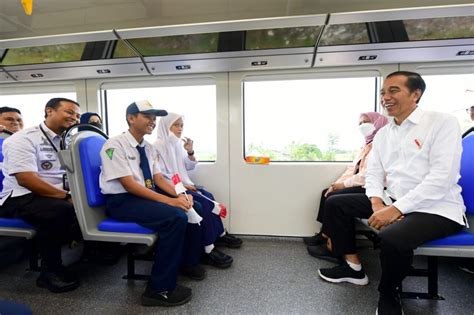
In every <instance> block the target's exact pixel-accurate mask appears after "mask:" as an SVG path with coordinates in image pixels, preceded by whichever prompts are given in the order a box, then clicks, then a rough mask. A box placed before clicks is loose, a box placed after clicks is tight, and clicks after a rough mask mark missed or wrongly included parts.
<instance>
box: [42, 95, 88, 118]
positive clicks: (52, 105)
mask: <svg viewBox="0 0 474 315" xmlns="http://www.w3.org/2000/svg"><path fill="white" fill-rule="evenodd" d="M61 102H69V103H74V104H76V105H77V106H79V107H80V106H81V105H79V103H78V102H76V101H73V100H70V99H68V98H64V97H55V98H52V99H50V100H49V101H48V102H47V103H46V106H45V107H44V118H46V117H48V113H46V109H47V108H48V107H49V108H52V109H54V110H56V109H58V107H59V106H60V103H61Z"/></svg>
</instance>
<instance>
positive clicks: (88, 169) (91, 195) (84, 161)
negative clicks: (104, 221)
mask: <svg viewBox="0 0 474 315" xmlns="http://www.w3.org/2000/svg"><path fill="white" fill-rule="evenodd" d="M104 143H105V138H103V137H101V136H92V137H88V138H85V139H84V140H82V141H81V143H80V144H79V156H80V159H81V166H82V177H83V178H84V185H85V190H86V196H87V202H88V204H89V206H91V207H98V206H103V205H105V197H104V195H103V194H102V193H101V191H100V186H99V175H100V166H101V164H102V161H101V159H100V150H101V149H102V147H103V146H104Z"/></svg>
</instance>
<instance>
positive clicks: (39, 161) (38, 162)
mask: <svg viewBox="0 0 474 315" xmlns="http://www.w3.org/2000/svg"><path fill="white" fill-rule="evenodd" d="M40 126H41V128H43V130H44V132H45V133H46V135H47V136H48V137H49V139H50V140H51V142H52V143H53V145H54V147H53V146H52V145H51V143H50V142H49V141H48V139H47V138H46V136H45V135H44V134H43V132H42V131H41V129H40ZM40 126H36V127H32V128H28V129H24V130H22V131H19V132H17V133H15V134H13V135H11V136H10V137H8V138H7V139H5V141H4V142H3V156H4V160H3V167H2V172H3V175H4V176H5V179H4V180H3V191H2V195H1V197H0V198H1V199H0V204H3V202H4V201H5V200H6V196H9V195H10V194H11V197H18V196H23V195H26V194H29V193H31V191H30V190H28V189H26V188H25V187H23V186H21V185H19V184H18V181H17V180H16V177H15V176H14V175H15V174H16V173H21V172H35V173H38V175H39V177H40V178H41V179H42V180H44V181H47V182H48V183H50V184H52V185H54V186H56V187H57V188H59V189H63V175H64V174H65V170H63V169H62V168H61V164H60V162H59V158H58V153H57V152H56V150H58V151H59V149H60V142H61V137H60V136H59V135H57V134H56V133H54V132H53V131H52V130H51V129H49V128H48V127H46V125H45V124H44V122H43V123H41V124H40ZM55 148H56V150H55Z"/></svg>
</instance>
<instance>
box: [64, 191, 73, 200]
mask: <svg viewBox="0 0 474 315" xmlns="http://www.w3.org/2000/svg"><path fill="white" fill-rule="evenodd" d="M63 199H64V200H71V199H72V196H71V193H70V192H69V191H67V192H66V196H64V198H63Z"/></svg>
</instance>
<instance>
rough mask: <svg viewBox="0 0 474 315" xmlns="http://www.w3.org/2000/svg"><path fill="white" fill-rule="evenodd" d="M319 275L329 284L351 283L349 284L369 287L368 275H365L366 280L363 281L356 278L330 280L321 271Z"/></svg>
mask: <svg viewBox="0 0 474 315" xmlns="http://www.w3.org/2000/svg"><path fill="white" fill-rule="evenodd" d="M318 274H319V276H320V277H321V278H323V279H324V280H326V281H328V282H332V283H341V282H349V283H352V284H356V285H367V284H369V278H367V275H365V276H364V278H362V279H356V278H339V279H332V278H328V277H326V276H324V275H322V274H321V271H320V270H318Z"/></svg>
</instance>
